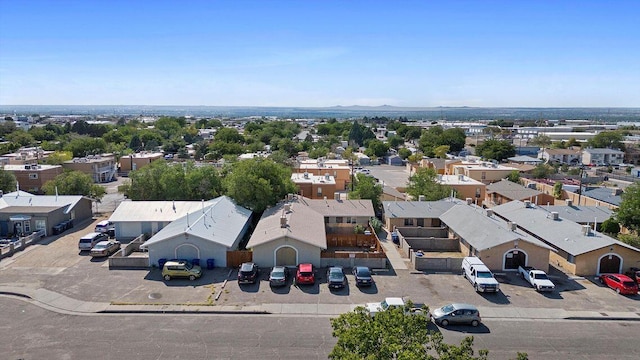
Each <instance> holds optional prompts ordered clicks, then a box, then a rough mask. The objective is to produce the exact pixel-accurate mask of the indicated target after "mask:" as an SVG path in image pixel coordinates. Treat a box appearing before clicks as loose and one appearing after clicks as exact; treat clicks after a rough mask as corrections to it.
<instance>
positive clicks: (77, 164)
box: [62, 156, 117, 183]
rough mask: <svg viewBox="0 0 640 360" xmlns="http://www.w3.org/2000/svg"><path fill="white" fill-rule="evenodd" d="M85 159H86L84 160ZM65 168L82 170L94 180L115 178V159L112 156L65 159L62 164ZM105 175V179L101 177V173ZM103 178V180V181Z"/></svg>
mask: <svg viewBox="0 0 640 360" xmlns="http://www.w3.org/2000/svg"><path fill="white" fill-rule="evenodd" d="M85 159H86V161H84V160H85ZM62 166H63V167H64V168H66V169H70V170H75V171H80V172H83V173H85V174H87V175H89V176H91V178H92V179H93V181H94V182H96V183H100V182H108V181H111V180H113V179H115V174H116V170H117V169H116V160H115V158H114V157H113V156H107V157H99V158H83V159H73V160H69V161H66V162H64V163H63V164H62ZM103 173H104V174H108V175H106V177H107V178H106V179H101V174H103ZM103 180H104V181H103Z"/></svg>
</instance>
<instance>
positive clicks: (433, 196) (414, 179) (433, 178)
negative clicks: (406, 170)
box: [407, 168, 451, 201]
mask: <svg viewBox="0 0 640 360" xmlns="http://www.w3.org/2000/svg"><path fill="white" fill-rule="evenodd" d="M437 178H438V174H437V173H436V171H435V170H434V169H431V168H419V169H418V170H417V171H416V173H415V174H414V175H412V176H411V177H410V178H409V185H408V186H407V194H409V195H411V197H412V198H413V199H415V200H417V199H418V198H419V197H420V195H424V196H425V200H427V201H435V200H441V199H444V198H446V197H447V196H449V195H450V193H451V188H450V187H449V186H446V185H442V184H440V183H439V182H438V180H437Z"/></svg>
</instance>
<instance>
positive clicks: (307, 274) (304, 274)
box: [300, 271, 313, 276]
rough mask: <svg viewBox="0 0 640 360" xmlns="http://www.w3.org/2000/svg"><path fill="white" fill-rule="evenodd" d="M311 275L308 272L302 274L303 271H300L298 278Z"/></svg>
mask: <svg viewBox="0 0 640 360" xmlns="http://www.w3.org/2000/svg"><path fill="white" fill-rule="evenodd" d="M311 275H313V273H310V272H304V271H301V272H300V276H311Z"/></svg>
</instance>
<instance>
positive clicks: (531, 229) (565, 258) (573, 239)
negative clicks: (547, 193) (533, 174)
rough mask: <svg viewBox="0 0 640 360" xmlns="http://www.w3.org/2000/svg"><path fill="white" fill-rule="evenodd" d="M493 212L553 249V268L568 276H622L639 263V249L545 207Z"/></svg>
mask: <svg viewBox="0 0 640 360" xmlns="http://www.w3.org/2000/svg"><path fill="white" fill-rule="evenodd" d="M492 211H493V212H494V213H495V215H497V216H499V217H501V218H503V219H504V220H506V221H510V222H511V223H512V224H515V225H514V226H516V228H517V229H519V230H521V231H523V232H526V233H527V234H530V235H532V236H534V237H535V238H537V239H538V240H540V241H542V242H544V243H545V244H547V245H549V246H551V247H552V248H553V249H554V251H552V252H551V253H550V262H551V264H552V265H554V266H556V267H559V268H562V269H564V270H565V271H567V272H569V273H572V274H575V275H580V276H591V275H600V274H602V273H623V272H625V271H627V270H629V268H630V267H631V266H638V263H640V249H637V248H635V247H633V246H631V245H627V244H625V243H623V242H620V241H618V240H616V239H613V238H611V237H609V236H607V235H604V234H601V233H598V232H594V231H593V230H592V229H591V228H590V226H589V225H581V224H579V223H577V222H574V221H571V220H569V219H567V218H566V217H564V216H563V215H562V214H561V212H550V211H547V209H546V208H545V207H544V206H536V205H532V204H530V203H527V202H521V201H512V202H510V203H507V204H503V205H500V206H496V207H494V208H492Z"/></svg>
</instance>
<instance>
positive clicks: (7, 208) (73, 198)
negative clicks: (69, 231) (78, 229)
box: [0, 191, 93, 237]
mask: <svg viewBox="0 0 640 360" xmlns="http://www.w3.org/2000/svg"><path fill="white" fill-rule="evenodd" d="M91 204H92V203H91V199H89V198H87V197H84V196H81V195H33V194H30V193H28V192H24V191H14V192H11V193H7V194H2V195H0V236H3V237H7V236H18V235H28V234H31V233H32V232H34V231H37V230H44V231H45V234H46V235H49V234H52V228H53V227H54V226H56V225H57V224H59V223H61V222H63V221H67V220H72V221H73V222H75V223H80V222H82V221H84V220H88V219H91V218H92V216H93V212H92V210H91V209H92V208H91Z"/></svg>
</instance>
